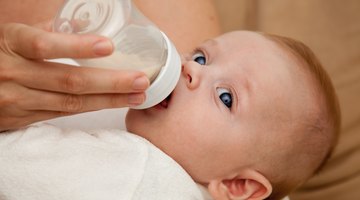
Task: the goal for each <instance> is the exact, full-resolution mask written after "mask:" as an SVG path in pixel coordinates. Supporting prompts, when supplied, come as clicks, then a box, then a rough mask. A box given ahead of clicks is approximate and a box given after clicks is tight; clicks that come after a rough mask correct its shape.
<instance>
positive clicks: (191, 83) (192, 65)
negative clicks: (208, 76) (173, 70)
mask: <svg viewBox="0 0 360 200" xmlns="http://www.w3.org/2000/svg"><path fill="white" fill-rule="evenodd" d="M197 65H198V64H197V63H196V62H193V61H190V62H186V63H184V64H183V65H182V75H183V77H184V78H185V79H186V86H187V87H188V88H189V89H191V90H193V89H196V88H197V87H198V86H199V85H200V77H201V71H200V68H199V66H197Z"/></svg>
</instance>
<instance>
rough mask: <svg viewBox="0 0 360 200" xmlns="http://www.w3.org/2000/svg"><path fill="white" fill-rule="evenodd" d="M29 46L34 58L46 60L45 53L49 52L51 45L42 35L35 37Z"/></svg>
mask: <svg viewBox="0 0 360 200" xmlns="http://www.w3.org/2000/svg"><path fill="white" fill-rule="evenodd" d="M31 45H32V51H33V54H34V57H36V58H46V55H47V52H49V51H50V50H51V44H50V43H49V42H48V41H46V40H45V36H44V35H43V34H37V35H35V36H34V38H33V40H32V42H31Z"/></svg>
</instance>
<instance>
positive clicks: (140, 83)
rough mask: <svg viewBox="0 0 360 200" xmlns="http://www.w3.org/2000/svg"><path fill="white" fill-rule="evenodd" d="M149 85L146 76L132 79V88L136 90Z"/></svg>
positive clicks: (143, 88)
mask: <svg viewBox="0 0 360 200" xmlns="http://www.w3.org/2000/svg"><path fill="white" fill-rule="evenodd" d="M149 85H150V81H149V79H148V78H147V77H146V76H141V77H139V78H137V79H135V80H134V82H133V85H132V88H133V89H134V90H137V91H143V90H146V88H148V87H149Z"/></svg>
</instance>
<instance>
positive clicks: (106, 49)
mask: <svg viewBox="0 0 360 200" xmlns="http://www.w3.org/2000/svg"><path fill="white" fill-rule="evenodd" d="M93 51H94V53H95V54H96V55H99V56H106V55H109V54H111V53H112V51H113V45H112V43H111V41H109V40H102V41H99V42H97V43H95V44H94V46H93Z"/></svg>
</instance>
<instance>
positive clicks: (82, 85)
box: [63, 70, 87, 94]
mask: <svg viewBox="0 0 360 200" xmlns="http://www.w3.org/2000/svg"><path fill="white" fill-rule="evenodd" d="M86 85H87V83H86V79H85V78H84V76H82V75H80V74H78V73H76V72H74V71H71V70H70V71H68V72H67V73H66V74H65V77H64V80H63V88H64V89H65V91H68V92H70V93H76V94H82V93H83V92H85V89H86Z"/></svg>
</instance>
